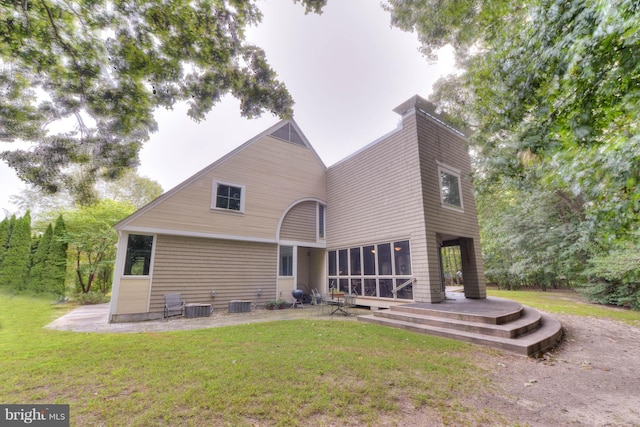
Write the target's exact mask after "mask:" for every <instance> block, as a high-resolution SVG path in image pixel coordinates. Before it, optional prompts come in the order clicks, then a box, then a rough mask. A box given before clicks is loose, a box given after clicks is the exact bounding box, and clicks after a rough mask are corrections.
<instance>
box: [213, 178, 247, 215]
mask: <svg viewBox="0 0 640 427" xmlns="http://www.w3.org/2000/svg"><path fill="white" fill-rule="evenodd" d="M243 195H244V187H242V186H240V185H231V184H223V183H220V182H214V183H213V196H214V197H213V200H214V201H215V204H214V205H213V206H212V208H215V209H226V210H230V211H237V212H243V211H244V200H243Z"/></svg>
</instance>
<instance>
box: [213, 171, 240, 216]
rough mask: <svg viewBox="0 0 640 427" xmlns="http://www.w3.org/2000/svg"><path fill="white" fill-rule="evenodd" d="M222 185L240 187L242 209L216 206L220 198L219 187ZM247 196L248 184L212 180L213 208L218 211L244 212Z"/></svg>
mask: <svg viewBox="0 0 640 427" xmlns="http://www.w3.org/2000/svg"><path fill="white" fill-rule="evenodd" d="M220 185H226V186H229V187H236V188H239V189H240V210H235V209H227V208H219V207H217V206H216V204H217V200H218V187H219V186H220ZM246 198H247V186H246V185H242V184H234V183H231V182H224V181H218V180H217V179H214V180H212V182H211V210H213V211H216V212H235V213H244V202H245V199H246Z"/></svg>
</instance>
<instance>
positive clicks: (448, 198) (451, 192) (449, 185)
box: [438, 167, 463, 209]
mask: <svg viewBox="0 0 640 427" xmlns="http://www.w3.org/2000/svg"><path fill="white" fill-rule="evenodd" d="M438 173H439V175H440V194H441V196H442V199H441V200H442V205H443V206H444V207H451V208H454V209H462V208H463V204H462V187H461V185H460V184H461V183H460V172H459V171H455V170H453V169H450V168H445V167H439V168H438Z"/></svg>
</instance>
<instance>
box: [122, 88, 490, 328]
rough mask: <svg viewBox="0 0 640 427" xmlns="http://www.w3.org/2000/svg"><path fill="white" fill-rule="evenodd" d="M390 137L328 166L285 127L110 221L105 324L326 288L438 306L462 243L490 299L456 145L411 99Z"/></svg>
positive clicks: (474, 277)
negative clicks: (169, 304)
mask: <svg viewBox="0 0 640 427" xmlns="http://www.w3.org/2000/svg"><path fill="white" fill-rule="evenodd" d="M394 111H395V112H396V113H398V114H399V115H400V116H401V117H402V119H401V123H400V124H399V126H398V128H397V129H395V130H393V131H391V132H390V133H388V134H387V135H384V136H383V137H381V138H379V139H378V140H376V141H374V142H372V143H371V144H369V145H368V146H366V147H364V148H363V149H361V150H359V151H358V152H356V153H354V154H352V155H351V156H349V157H347V158H345V159H343V160H341V161H339V162H338V163H336V164H334V165H332V166H330V167H326V166H325V165H324V163H323V162H322V159H320V157H319V156H318V155H317V153H316V152H315V151H314V149H313V147H312V146H311V144H310V143H309V141H308V140H307V138H306V137H305V136H304V134H303V133H302V131H301V130H300V128H299V127H298V125H297V124H296V122H295V121H294V120H283V121H280V122H279V123H277V124H276V125H274V126H273V127H271V128H269V129H267V130H266V131H264V132H263V133H261V134H260V135H258V136H256V137H254V138H253V139H251V140H249V141H248V142H246V143H245V144H243V145H241V146H240V147H238V148H237V149H235V150H234V151H232V152H230V153H229V154H227V155H226V156H224V157H222V158H221V159H219V160H217V161H216V162H214V163H213V164H211V165H210V166H208V167H206V168H205V169H203V170H201V171H200V172H198V173H196V174H195V175H193V176H192V177H191V178H189V179H187V180H186V181H185V182H183V183H182V184H180V185H178V186H177V187H175V188H173V189H172V190H170V191H168V192H166V193H165V194H164V195H162V196H161V197H159V198H158V199H156V200H155V201H153V202H151V203H150V204H148V205H147V206H145V207H143V208H141V209H140V210H138V211H137V212H135V213H134V214H132V215H131V216H129V217H128V218H126V219H124V220H123V221H121V222H120V223H118V224H117V225H116V226H115V228H116V229H117V231H118V233H119V241H118V252H117V259H116V266H115V276H114V283H113V293H112V299H111V309H110V321H111V322H123V321H131V320H145V319H153V318H159V317H161V316H162V313H163V305H164V295H165V294H168V293H174V292H179V293H180V294H181V295H182V298H183V300H185V301H186V302H192V303H207V304H212V305H213V306H214V309H226V308H227V307H228V304H229V302H230V301H234V300H246V301H252V302H254V303H256V304H258V305H260V304H264V303H266V302H267V301H269V300H273V299H286V300H289V301H292V296H291V292H292V290H294V289H303V290H305V291H307V292H309V293H310V291H311V290H312V289H314V288H315V289H318V290H319V291H320V292H322V293H327V292H328V289H329V288H330V287H335V288H336V289H337V290H339V291H344V292H348V293H355V294H357V295H358V297H357V303H358V305H362V306H369V307H372V308H378V307H389V306H391V305H394V304H398V303H407V302H424V303H438V302H442V301H444V298H445V293H444V279H443V273H442V268H441V262H440V251H441V248H442V247H445V246H452V245H457V246H459V247H460V253H461V258H462V274H463V277H464V293H465V296H466V297H467V298H476V299H482V298H485V297H486V292H485V282H484V274H483V270H482V261H481V259H482V258H481V253H480V241H479V232H478V223H477V218H476V208H475V202H474V197H473V193H472V183H471V179H470V159H469V154H468V151H467V144H466V139H465V136H464V135H463V133H461V132H460V131H458V130H456V129H455V128H453V127H451V126H449V125H448V124H447V123H446V119H445V118H444V117H442V116H441V115H439V114H437V113H436V112H435V108H434V106H433V105H432V104H430V103H429V102H427V101H425V100H424V99H422V98H420V97H418V96H415V97H412V98H411V99H409V100H408V101H406V102H404V103H403V104H401V105H400V106H398V107H397V108H395V109H394Z"/></svg>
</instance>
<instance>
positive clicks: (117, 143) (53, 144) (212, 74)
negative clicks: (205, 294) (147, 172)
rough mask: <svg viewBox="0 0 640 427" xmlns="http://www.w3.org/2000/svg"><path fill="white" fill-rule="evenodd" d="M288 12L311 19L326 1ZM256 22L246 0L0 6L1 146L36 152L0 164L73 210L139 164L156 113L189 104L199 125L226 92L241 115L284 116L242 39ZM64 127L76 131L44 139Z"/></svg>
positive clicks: (275, 89) (287, 103)
mask: <svg viewBox="0 0 640 427" xmlns="http://www.w3.org/2000/svg"><path fill="white" fill-rule="evenodd" d="M295 2H300V3H302V4H303V5H304V6H305V7H306V11H307V12H320V11H321V8H322V7H323V6H324V3H325V2H326V0H295ZM260 19H261V13H260V11H259V9H258V8H257V7H256V5H255V2H254V1H252V0H233V1H229V2H221V1H212V0H170V1H167V2H158V1H151V0H127V1H113V0H92V1H86V0H77V1H64V2H59V1H51V0H41V1H35V2H34V1H31V2H29V1H25V2H18V1H13V2H2V3H0V138H2V139H4V140H12V139H22V140H25V141H30V142H32V143H33V147H34V148H33V149H30V150H13V151H7V152H4V153H2V154H1V155H0V157H1V158H2V159H3V160H4V161H5V162H7V163H8V164H9V165H10V166H11V167H13V168H14V169H15V170H16V171H17V173H18V176H19V177H20V178H21V179H23V180H24V181H26V182H29V183H32V184H34V185H36V186H38V187H40V188H42V189H44V190H46V191H48V192H56V191H57V190H59V189H60V188H63V187H66V188H68V189H69V190H70V191H71V192H72V193H73V194H75V195H77V196H78V198H79V200H82V199H83V198H84V197H85V192H86V190H87V189H90V188H91V187H92V184H93V182H94V181H95V179H96V178H98V177H106V178H113V177H116V176H119V175H120V174H121V173H122V171H123V170H125V169H127V168H130V167H132V166H135V165H136V164H137V163H138V152H139V150H140V147H141V145H142V144H143V143H144V142H145V141H147V140H148V138H149V135H150V133H152V132H154V131H155V130H156V129H157V123H156V121H155V119H154V117H153V113H154V110H155V109H156V108H159V107H164V108H171V107H172V106H173V105H175V104H176V103H179V102H186V103H187V104H188V105H189V110H188V114H189V116H190V117H191V118H193V119H194V120H196V121H200V120H203V119H204V117H205V115H206V113H207V112H209V111H210V110H211V109H212V108H213V106H214V105H215V104H216V103H218V102H219V101H220V99H221V98H222V97H223V96H224V95H226V94H231V95H232V96H234V97H235V98H237V99H239V100H240V108H241V114H242V115H243V116H245V117H255V116H259V115H260V114H261V113H262V112H264V111H270V112H272V113H274V114H277V115H280V116H288V115H290V114H291V112H292V106H293V100H292V99H291V96H290V95H289V93H288V91H287V89H286V87H285V86H284V84H283V83H282V82H280V81H279V80H278V79H277V76H276V73H275V72H274V71H273V70H272V69H271V67H270V66H269V64H268V62H267V59H266V57H265V54H264V51H263V50H262V49H260V48H259V47H257V46H254V45H251V44H249V43H247V42H246V41H245V29H246V28H247V26H250V25H256V24H258V23H259V22H260ZM65 119H71V120H72V122H74V123H75V129H72V128H69V127H67V128H66V130H65V131H62V132H59V133H56V132H54V131H52V130H51V127H50V126H49V124H50V123H52V122H61V121H64V120H65ZM73 164H75V165H82V170H83V174H82V176H81V178H82V179H78V177H77V176H73V175H71V174H69V173H68V170H67V169H68V166H69V165H73Z"/></svg>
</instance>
